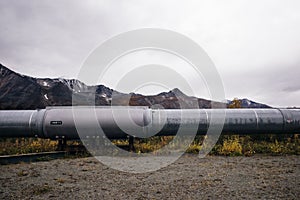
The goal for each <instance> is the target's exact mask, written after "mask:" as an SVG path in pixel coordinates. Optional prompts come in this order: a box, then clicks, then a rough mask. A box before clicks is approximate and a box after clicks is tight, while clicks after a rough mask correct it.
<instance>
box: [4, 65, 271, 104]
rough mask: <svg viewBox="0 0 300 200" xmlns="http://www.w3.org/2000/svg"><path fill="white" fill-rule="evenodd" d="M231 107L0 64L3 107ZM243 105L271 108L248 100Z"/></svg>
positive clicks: (178, 93) (178, 94) (176, 91)
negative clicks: (125, 90)
mask: <svg viewBox="0 0 300 200" xmlns="http://www.w3.org/2000/svg"><path fill="white" fill-rule="evenodd" d="M212 103H213V104H214V108H224V107H228V105H229V104H230V103H231V102H230V101H228V103H227V104H225V103H221V102H213V101H211V100H207V99H203V98H197V97H193V96H187V95H186V94H184V93H183V92H182V91H180V90H179V89H178V88H174V89H172V90H170V91H168V92H161V93H159V94H156V95H142V94H136V93H129V94H125V93H121V92H118V91H115V90H113V89H111V88H108V87H106V86H104V85H94V86H89V85H86V84H85V83H83V82H81V81H80V80H77V79H64V78H53V79H51V78H34V77H30V76H27V75H22V74H19V73H17V72H14V71H12V70H10V69H9V68H7V67H5V66H4V65H2V64H0V109H1V110H11V109H41V108H45V107H47V106H71V105H72V104H73V105H96V106H98V105H99V106H100V105H101V106H110V105H119V106H127V105H129V106H148V107H160V108H165V109H179V108H195V107H197V106H199V108H212V105H211V104H212ZM241 105H242V108H270V106H268V105H265V104H260V103H256V102H254V101H251V100H248V99H242V100H241Z"/></svg>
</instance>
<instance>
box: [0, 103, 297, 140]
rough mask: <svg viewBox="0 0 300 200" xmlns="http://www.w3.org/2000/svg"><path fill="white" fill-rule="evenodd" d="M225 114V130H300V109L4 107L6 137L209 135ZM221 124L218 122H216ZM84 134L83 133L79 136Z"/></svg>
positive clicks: (1, 126) (1, 121) (0, 114)
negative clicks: (179, 132)
mask: <svg viewBox="0 0 300 200" xmlns="http://www.w3.org/2000/svg"><path fill="white" fill-rule="evenodd" d="M213 115H214V116H219V115H220V116H222V115H224V117H225V118H224V120H223V121H222V120H220V123H223V122H224V127H223V129H222V133H223V134H267V133H272V134H293V133H300V109H185V110H180V109H166V110H157V109H150V108H148V107H84V106H83V107H81V106H79V107H48V108H46V109H40V110H1V111H0V138H1V137H40V138H50V139H57V138H66V139H79V138H82V137H96V136H99V129H101V130H103V132H104V134H105V135H106V137H108V138H111V139H115V138H127V137H128V134H131V135H134V136H136V137H141V138H147V137H149V136H152V135H161V136H163V135H165V136H166V135H175V134H176V133H177V131H178V130H179V128H182V130H184V131H185V130H186V134H189V129H191V127H193V128H195V127H196V132H197V134H198V135H205V134H206V133H207V130H208V128H209V126H210V125H211V120H212V116H213ZM216 123H219V121H218V120H216V121H214V122H213V124H216ZM79 133H80V134H79Z"/></svg>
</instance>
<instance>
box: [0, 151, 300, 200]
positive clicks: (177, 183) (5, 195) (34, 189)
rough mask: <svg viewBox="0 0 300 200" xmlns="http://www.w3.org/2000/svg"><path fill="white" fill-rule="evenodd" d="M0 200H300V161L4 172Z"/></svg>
mask: <svg viewBox="0 0 300 200" xmlns="http://www.w3.org/2000/svg"><path fill="white" fill-rule="evenodd" d="M0 185H1V186H0V199H7V200H8V199H64V200H66V199H300V156H265V155H255V156H253V157H221V156H208V157H206V158H203V159H199V158H198V157H197V156H196V155H190V154H187V155H184V156H183V157H181V158H180V159H179V160H177V161H176V162H175V163H174V164H172V165H170V166H168V167H165V168H162V169H160V170H158V171H155V172H150V173H143V174H131V173H125V172H120V171H116V170H113V169H110V168H108V167H107V166H105V165H103V164H101V163H99V162H98V161H97V160H96V159H95V158H78V159H58V160H52V161H48V162H37V163H30V164H26V163H23V164H14V165H1V166H0Z"/></svg>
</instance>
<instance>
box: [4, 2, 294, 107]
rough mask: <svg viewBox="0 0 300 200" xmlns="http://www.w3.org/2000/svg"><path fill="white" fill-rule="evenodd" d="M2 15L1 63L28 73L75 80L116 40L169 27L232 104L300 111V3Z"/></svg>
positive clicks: (107, 5) (9, 5)
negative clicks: (212, 73) (209, 67)
mask: <svg viewBox="0 0 300 200" xmlns="http://www.w3.org/2000/svg"><path fill="white" fill-rule="evenodd" d="M0 13H1V15H0V25H1V28H0V63H2V64H3V65H5V66H7V67H8V68H10V69H12V70H14V71H17V72H19V73H22V74H26V75H30V76H34V77H63V78H75V77H76V76H77V74H78V72H79V69H80V66H81V65H82V63H83V62H84V60H85V59H86V58H87V56H88V55H89V53H90V52H91V51H92V50H93V49H95V48H96V47H97V46H98V45H99V44H101V43H102V42H103V41H105V40H107V39H109V38H110V37H112V36H114V35H116V34H119V33H122V32H125V31H129V30H133V29H138V28H145V27H152V28H163V29H169V30H173V31H176V32H179V33H182V34H184V35H186V36H188V37H189V38H191V39H192V40H194V41H195V42H197V43H198V44H199V45H200V46H201V47H202V48H203V49H204V50H205V51H206V52H207V54H208V55H209V56H210V58H211V59H212V60H213V62H214V63H215V65H216V67H217V69H218V71H219V73H220V76H221V78H222V80H223V83H224V87H225V94H226V98H227V99H232V98H234V97H239V98H244V97H245V98H249V99H252V100H254V101H258V102H263V103H266V104H269V105H272V106H300V82H299V78H300V76H299V75H300V1H299V0H288V1H287V0H256V1H255V0H249V1H246V0H235V1H230V0H227V1H221V0H219V1H216V0H208V1H199V0H195V1H183V0H182V1H174V0H164V1H161V0H157V1H155V0H149V1H140V0H136V1H131V0H124V1H120V0H106V1H101V0H95V1H82V0H78V1H74V0H72V1H71V0H69V1H66V0H60V1H54V0H51V1H45V0H44V1H41V0H35V1H33V0H27V1H25V0H24V1H19V0H1V1H0Z"/></svg>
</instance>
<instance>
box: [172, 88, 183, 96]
mask: <svg viewBox="0 0 300 200" xmlns="http://www.w3.org/2000/svg"><path fill="white" fill-rule="evenodd" d="M170 92H171V93H173V94H175V95H176V96H177V97H178V96H186V95H185V94H184V93H183V92H182V91H181V90H180V89H178V88H174V89H173V90H171V91H170Z"/></svg>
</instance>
